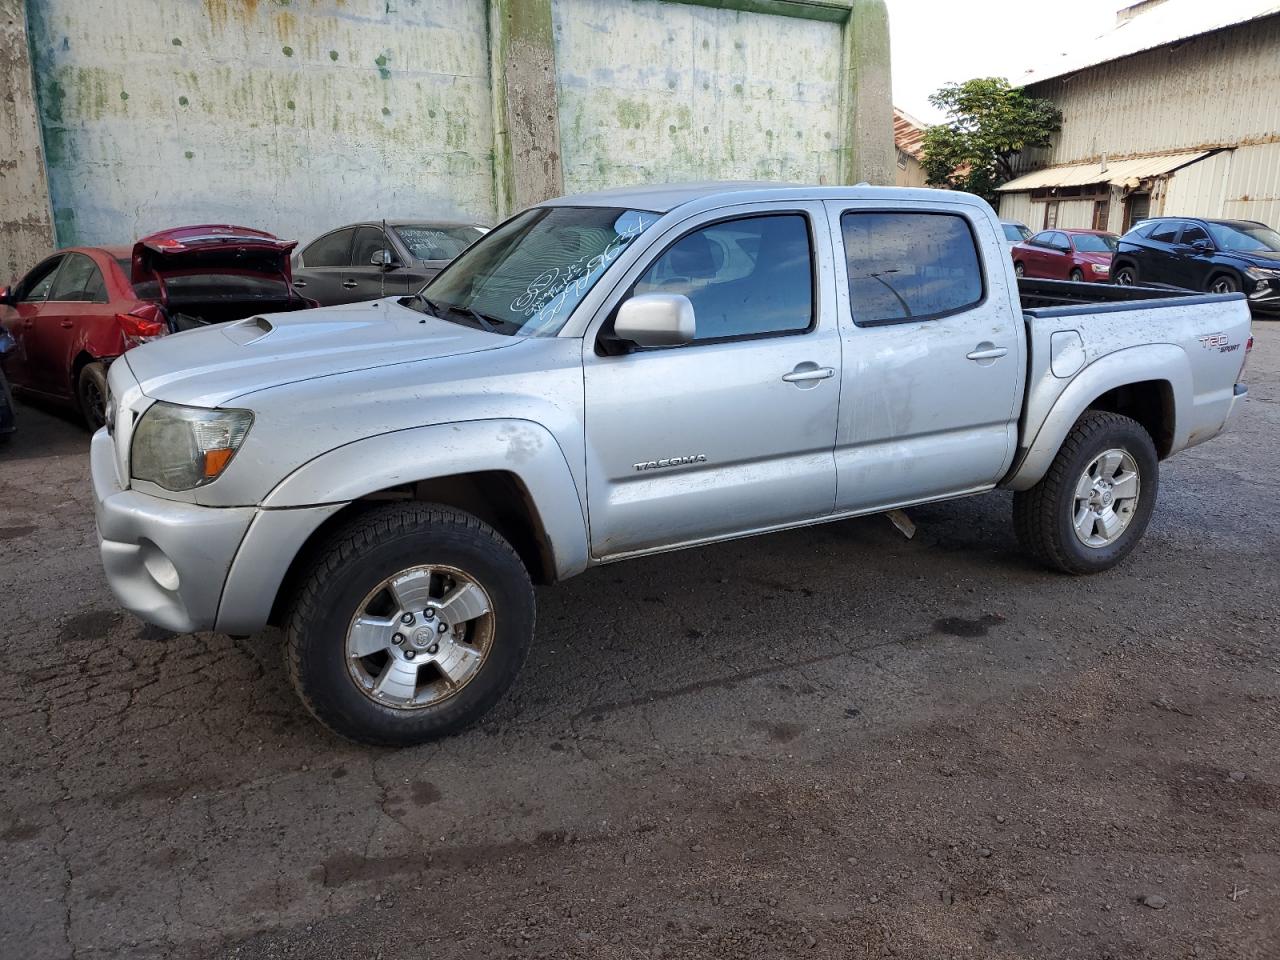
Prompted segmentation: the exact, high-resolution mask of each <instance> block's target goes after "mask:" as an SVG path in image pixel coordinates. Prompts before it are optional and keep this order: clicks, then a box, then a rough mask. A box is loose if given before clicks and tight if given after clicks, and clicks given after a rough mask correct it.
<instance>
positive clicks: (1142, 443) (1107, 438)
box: [1013, 410, 1160, 574]
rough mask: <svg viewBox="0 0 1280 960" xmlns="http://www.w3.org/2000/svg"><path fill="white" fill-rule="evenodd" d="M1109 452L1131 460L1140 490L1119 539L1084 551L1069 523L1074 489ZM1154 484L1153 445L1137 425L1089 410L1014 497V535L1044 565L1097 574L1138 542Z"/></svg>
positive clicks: (1151, 504) (1156, 467) (1156, 487)
mask: <svg viewBox="0 0 1280 960" xmlns="http://www.w3.org/2000/svg"><path fill="white" fill-rule="evenodd" d="M1112 448H1118V449H1121V450H1124V451H1126V452H1128V453H1129V455H1130V456H1132V457H1133V459H1134V461H1135V462H1136V464H1137V467H1138V478H1139V483H1140V484H1141V491H1140V493H1139V495H1138V503H1137V507H1136V509H1135V510H1134V515H1133V518H1132V519H1131V520H1130V521H1129V525H1128V526H1127V527H1126V528H1125V530H1124V532H1123V533H1122V534H1120V536H1119V538H1118V539H1116V540H1115V541H1114V542H1113V543H1110V544H1108V545H1106V546H1104V547H1089V546H1086V545H1085V544H1084V543H1082V542H1081V541H1080V539H1079V538H1078V537H1077V536H1076V532H1075V529H1074V527H1073V524H1072V519H1073V514H1074V510H1075V488H1076V484H1077V482H1078V481H1079V479H1080V477H1081V475H1082V474H1083V473H1084V471H1085V469H1086V468H1087V467H1088V466H1089V464H1090V463H1091V462H1092V461H1093V460H1094V459H1095V458H1096V457H1098V456H1099V454H1101V453H1103V452H1104V451H1106V450H1110V449H1112ZM1159 486H1160V465H1159V458H1158V457H1157V456H1156V447H1155V444H1154V443H1153V442H1152V440H1151V435H1150V434H1149V433H1147V431H1146V429H1145V428H1144V427H1143V426H1142V424H1140V423H1138V422H1137V421H1136V420H1132V419H1130V418H1129V417H1125V416H1121V415H1120V414H1118V413H1105V412H1103V411H1100V410H1089V411H1086V412H1085V413H1084V414H1083V415H1082V416H1081V417H1080V419H1079V420H1077V421H1076V424H1075V426H1074V427H1072V428H1071V432H1070V433H1068V434H1067V438H1066V439H1065V440H1064V441H1063V442H1062V447H1061V449H1059V450H1058V455H1057V456H1056V457H1054V460H1053V463H1052V464H1051V465H1050V467H1049V471H1048V473H1046V474H1045V475H1044V477H1043V478H1042V479H1041V480H1040V482H1039V483H1037V484H1036V485H1035V486H1034V487H1032V488H1031V489H1030V490H1024V491H1019V492H1018V493H1016V494H1014V497H1013V524H1014V531H1015V532H1016V534H1017V536H1018V542H1019V543H1020V544H1021V545H1022V547H1023V549H1024V550H1026V551H1027V552H1028V553H1030V554H1031V556H1032V557H1034V558H1035V559H1036V560H1038V561H1039V562H1041V563H1043V564H1044V565H1045V566H1047V567H1050V568H1052V569H1055V570H1060V571H1062V572H1063V573H1070V574H1084V573H1099V572H1101V571H1103V570H1107V569H1110V568H1111V567H1114V566H1115V565H1116V564H1117V563H1119V562H1120V561H1121V560H1123V559H1124V558H1125V557H1126V556H1127V555H1128V554H1129V552H1130V551H1131V550H1133V548H1134V547H1135V546H1136V545H1137V543H1138V541H1139V540H1141V539H1142V534H1143V532H1144V531H1145V530H1146V529H1147V523H1148V522H1149V521H1150V519H1151V513H1152V510H1153V509H1154V508H1155V504H1156V495H1157V493H1158V492H1159Z"/></svg>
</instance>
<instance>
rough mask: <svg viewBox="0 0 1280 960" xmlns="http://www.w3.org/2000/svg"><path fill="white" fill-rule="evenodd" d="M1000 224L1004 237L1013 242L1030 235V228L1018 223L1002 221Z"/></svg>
mask: <svg viewBox="0 0 1280 960" xmlns="http://www.w3.org/2000/svg"><path fill="white" fill-rule="evenodd" d="M1000 226H1001V227H1002V228H1003V229H1004V238H1005V239H1006V240H1012V241H1013V242H1014V243H1018V242H1019V241H1021V240H1025V239H1027V237H1029V236H1031V230H1030V229H1029V228H1028V227H1024V226H1023V225H1022V224H1020V223H1002V224H1000Z"/></svg>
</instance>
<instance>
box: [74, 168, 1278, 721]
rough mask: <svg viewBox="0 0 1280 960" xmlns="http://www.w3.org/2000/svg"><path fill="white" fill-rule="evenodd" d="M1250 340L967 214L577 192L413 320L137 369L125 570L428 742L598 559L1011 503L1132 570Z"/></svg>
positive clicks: (114, 402)
mask: <svg viewBox="0 0 1280 960" xmlns="http://www.w3.org/2000/svg"><path fill="white" fill-rule="evenodd" d="M1116 298H1121V299H1116ZM1249 323H1250V321H1249V310H1248V305H1247V304H1246V302H1245V299H1244V297H1243V296H1242V295H1241V294H1238V293H1237V294H1229V295H1185V294H1181V295H1180V294H1178V292H1176V291H1173V292H1171V291H1167V290H1146V289H1143V288H1139V287H1130V288H1119V287H1103V286H1100V285H1097V284H1075V283H1069V282H1060V281H1025V282H1024V283H1023V284H1022V286H1021V288H1020V286H1019V283H1018V281H1017V279H1016V277H1015V276H1014V271H1013V265H1012V263H1011V262H1010V259H1009V257H1008V255H1007V254H1006V252H1005V248H1004V234H1003V232H1002V230H1001V227H1000V222H999V220H997V218H996V216H995V214H994V213H993V212H992V210H991V208H990V207H989V206H987V204H986V203H984V202H983V201H981V200H979V199H978V198H976V197H972V196H968V195H965V194H959V193H952V192H942V191H932V190H912V189H891V188H875V187H794V186H782V185H771V184H701V185H679V186H647V187H636V188H630V189H620V190H613V191H604V192H600V193H594V194H589V195H584V196H576V197H569V198H563V199H558V200H553V201H550V202H547V203H543V204H539V205H537V206H534V207H532V208H530V209H527V210H524V211H523V212H521V213H518V214H517V215H515V216H513V217H512V218H511V219H509V220H507V221H506V222H505V223H503V224H502V225H501V226H499V227H497V228H495V229H494V230H493V231H492V232H490V233H489V234H487V235H486V236H485V237H484V238H482V239H481V240H479V241H477V242H476V243H475V244H474V245H472V246H471V247H470V248H468V249H467V251H466V252H465V253H463V254H462V255H461V256H460V257H458V259H456V260H455V261H453V263H451V264H450V265H449V266H448V267H446V268H445V269H444V270H443V271H442V272H441V273H440V274H439V275H438V276H437V277H435V278H434V279H433V280H432V281H431V282H430V283H428V284H427V285H426V286H425V287H424V288H423V289H422V290H420V291H419V292H417V293H416V294H413V295H409V296H400V297H393V298H386V299H381V300H375V301H371V302H369V303H362V304H352V305H344V306H336V307H329V308H324V309H317V310H306V311H301V312H297V313H286V314H268V315H265V316H255V317H251V318H249V319H246V320H241V321H237V322H234V323H229V324H224V325H221V326H218V327H213V328H209V329H204V330H196V331H191V332H186V333H180V334H177V335H173V336H169V337H165V338H163V339H161V340H158V341H156V342H154V343H149V344H146V345H144V346H142V347H139V348H137V349H134V350H131V351H129V352H128V353H127V354H125V355H124V356H123V357H121V358H120V360H118V361H117V362H116V363H115V364H113V365H112V367H111V371H110V379H109V398H108V407H107V425H106V427H105V428H104V429H102V430H100V431H99V432H98V433H97V434H96V435H95V436H94V438H93V446H92V475H93V487H94V498H95V503H96V514H97V526H98V536H99V540H100V545H101V554H102V562H103V565H104V567H105V569H106V574H107V578H108V580H109V582H110V584H111V587H112V589H113V590H114V592H115V594H116V596H117V598H118V599H119V601H120V602H121V604H123V605H124V606H125V607H126V608H128V609H129V610H131V611H133V612H134V613H136V614H137V615H138V616H140V617H141V618H143V619H144V620H148V621H150V622H152V623H155V624H158V625H160V626H162V627H165V628H168V629H169V630H173V631H184V632H185V631H196V630H217V631H222V632H226V633H230V634H251V633H254V632H257V631H260V630H262V629H263V628H265V627H266V626H267V625H268V624H275V625H279V626H280V627H282V629H283V646H284V649H285V654H286V657H285V659H286V663H287V667H288V671H289V674H290V676H291V678H292V681H293V684H294V686H295V687H296V689H297V692H298V694H299V695H300V697H301V699H302V701H303V703H304V704H305V705H306V707H307V708H308V709H309V710H310V711H311V713H312V714H314V715H315V717H316V718H317V719H318V720H320V721H321V722H322V723H324V724H325V725H327V726H328V727H330V728H331V729H333V730H334V731H336V732H338V733H340V734H342V735H345V736H347V737H350V738H353V739H356V740H360V741H363V742H367V743H374V744H389V745H405V744H412V743H418V742H421V741H424V740H428V739H431V738H434V737H437V736H441V735H444V734H448V733H452V732H456V731H458V730H460V729H462V728H463V727H465V726H467V725H468V724H470V723H472V722H474V721H475V720H477V719H478V718H479V717H481V716H482V715H483V714H484V713H485V711H487V710H488V709H489V708H490V707H492V706H493V704H494V703H495V702H496V701H497V700H498V699H499V698H500V697H501V696H502V695H503V693H504V692H505V691H506V690H507V689H508V688H509V687H510V685H511V683H512V681H513V680H514V678H515V676H516V673H517V671H518V670H519V668H520V666H521V663H522V662H523V660H524V659H525V654H526V652H527V650H528V648H529V644H530V640H531V638H532V636H533V630H534V594H533V589H532V585H533V584H535V583H539V584H542V583H553V582H556V581H559V580H564V579H566V578H568V577H572V576H574V575H575V574H578V573H581V572H582V571H584V570H586V569H587V568H588V567H592V566H595V565H598V564H604V563H611V562H614V561H617V560H623V559H626V558H628V557H636V556H641V555H645V554H651V553H656V552H660V551H666V550H675V549H679V548H683V547H692V546H696V545H699V544H706V543H711V542H714V541H718V540H724V539H727V538H732V537H743V536H747V535H751V534H758V533H767V532H770V531H775V530H782V529H786V528H790V527H798V526H803V525H806V524H815V523H821V522H825V521H830V520H839V519H843V518H846V517H854V516H858V515H862V514H870V513H879V512H885V511H890V510H894V509H897V508H901V507H907V506H910V505H912V504H920V503H927V502H931V501H939V500H947V499H951V498H956V497H963V496H968V495H970V494H976V493H982V492H984V491H988V490H992V489H994V488H997V487H1000V488H1004V489H1009V490H1012V491H1014V492H1015V493H1014V498H1013V514H1014V518H1013V519H1014V525H1015V528H1016V530H1017V535H1018V539H1019V540H1020V541H1021V543H1022V545H1023V546H1024V547H1025V548H1026V550H1027V552H1028V553H1030V554H1031V556H1032V557H1034V558H1035V559H1037V560H1039V561H1040V562H1041V563H1043V564H1044V565H1046V566H1048V567H1049V568H1051V569H1054V570H1058V571H1062V572H1065V573H1069V574H1087V573H1094V572H1097V571H1100V570H1106V569H1108V568H1110V567H1113V566H1115V565H1116V564H1117V563H1118V562H1120V560H1121V559H1122V558H1124V557H1125V555H1126V554H1128V553H1129V552H1130V551H1131V550H1132V549H1133V548H1134V546H1135V545H1136V544H1137V542H1138V540H1139V539H1140V538H1141V537H1142V534H1143V531H1144V530H1145V529H1146V526H1147V522H1148V521H1149V520H1150V518H1151V513H1152V510H1153V509H1154V508H1155V504H1156V496H1157V491H1158V488H1159V482H1160V481H1159V472H1160V467H1159V464H1160V461H1161V460H1163V459H1165V458H1167V457H1170V456H1172V455H1173V454H1175V453H1177V452H1179V451H1180V450H1183V449H1185V448H1187V447H1189V446H1192V445H1193V444H1197V443H1202V442H1204V441H1205V440H1208V439H1209V438H1211V437H1213V436H1214V435H1215V434H1217V433H1218V432H1219V431H1221V430H1222V429H1223V427H1224V426H1225V425H1226V424H1227V422H1228V420H1229V419H1230V418H1231V416H1232V414H1233V413H1235V412H1236V411H1237V410H1238V409H1239V408H1240V406H1241V403H1242V401H1243V399H1244V398H1245V396H1246V390H1245V388H1244V387H1243V386H1242V385H1241V384H1240V379H1241V374H1242V370H1243V367H1244V361H1245V358H1246V354H1247V352H1248V349H1249V346H1250V345H1251V342H1252V341H1251V338H1250V326H1249Z"/></svg>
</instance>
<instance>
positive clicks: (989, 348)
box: [965, 343, 1009, 361]
mask: <svg viewBox="0 0 1280 960" xmlns="http://www.w3.org/2000/svg"><path fill="white" fill-rule="evenodd" d="M1008 352H1009V348H1008V347H997V346H996V345H995V344H993V343H980V344H978V347H977V349H975V350H974V351H973V352H972V353H967V354H965V356H966V357H968V358H969V359H970V360H978V361H982V360H999V359H1000V358H1001V357H1003V356H1004V355H1005V354H1007V353H1008Z"/></svg>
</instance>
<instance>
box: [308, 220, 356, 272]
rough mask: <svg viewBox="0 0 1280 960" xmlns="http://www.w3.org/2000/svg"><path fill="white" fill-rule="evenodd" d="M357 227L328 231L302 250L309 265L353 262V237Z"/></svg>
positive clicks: (345, 264)
mask: <svg viewBox="0 0 1280 960" xmlns="http://www.w3.org/2000/svg"><path fill="white" fill-rule="evenodd" d="M355 232H356V231H355V228H354V227H351V228H348V229H346V230H335V231H333V233H327V234H325V235H324V236H323V237H321V238H320V239H319V240H316V241H315V242H314V243H312V244H311V246H309V247H307V249H305V250H303V251H302V262H303V263H304V264H306V265H307V266H308V267H346V266H350V264H351V238H352V236H353V235H354V234H355Z"/></svg>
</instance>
